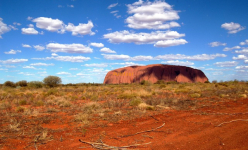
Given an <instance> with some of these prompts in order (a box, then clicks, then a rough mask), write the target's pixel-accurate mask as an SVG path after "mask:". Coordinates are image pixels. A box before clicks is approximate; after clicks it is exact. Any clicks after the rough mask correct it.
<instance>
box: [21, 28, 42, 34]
mask: <svg viewBox="0 0 248 150" xmlns="http://www.w3.org/2000/svg"><path fill="white" fill-rule="evenodd" d="M38 33H39V32H38V31H37V30H35V29H34V28H22V34H38Z"/></svg>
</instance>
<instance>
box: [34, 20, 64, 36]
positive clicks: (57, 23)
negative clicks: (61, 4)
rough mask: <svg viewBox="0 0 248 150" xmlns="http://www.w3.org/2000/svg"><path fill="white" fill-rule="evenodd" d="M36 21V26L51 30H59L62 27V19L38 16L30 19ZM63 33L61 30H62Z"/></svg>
mask: <svg viewBox="0 0 248 150" xmlns="http://www.w3.org/2000/svg"><path fill="white" fill-rule="evenodd" d="M32 21H33V22H35V23H36V27H37V28H40V29H45V30H48V31H51V32H56V31H57V32H61V31H62V29H63V25H64V24H63V21H61V20H59V19H52V18H46V17H39V18H35V19H33V20H32ZM62 33H63V31H62Z"/></svg>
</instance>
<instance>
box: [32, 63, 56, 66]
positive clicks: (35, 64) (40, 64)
mask: <svg viewBox="0 0 248 150" xmlns="http://www.w3.org/2000/svg"><path fill="white" fill-rule="evenodd" d="M30 65H31V66H54V64H53V63H51V64H46V63H33V64H30Z"/></svg>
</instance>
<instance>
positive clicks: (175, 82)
mask: <svg viewBox="0 0 248 150" xmlns="http://www.w3.org/2000/svg"><path fill="white" fill-rule="evenodd" d="M166 84H178V82H177V81H168V82H166Z"/></svg>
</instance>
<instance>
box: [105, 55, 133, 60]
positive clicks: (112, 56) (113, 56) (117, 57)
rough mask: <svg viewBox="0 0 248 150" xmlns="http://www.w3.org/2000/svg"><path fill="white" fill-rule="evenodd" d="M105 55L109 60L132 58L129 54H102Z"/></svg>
mask: <svg viewBox="0 0 248 150" xmlns="http://www.w3.org/2000/svg"><path fill="white" fill-rule="evenodd" d="M102 55H103V57H104V58H105V59H108V60H129V59H130V56H128V55H123V54H121V55H106V54H102Z"/></svg>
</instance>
